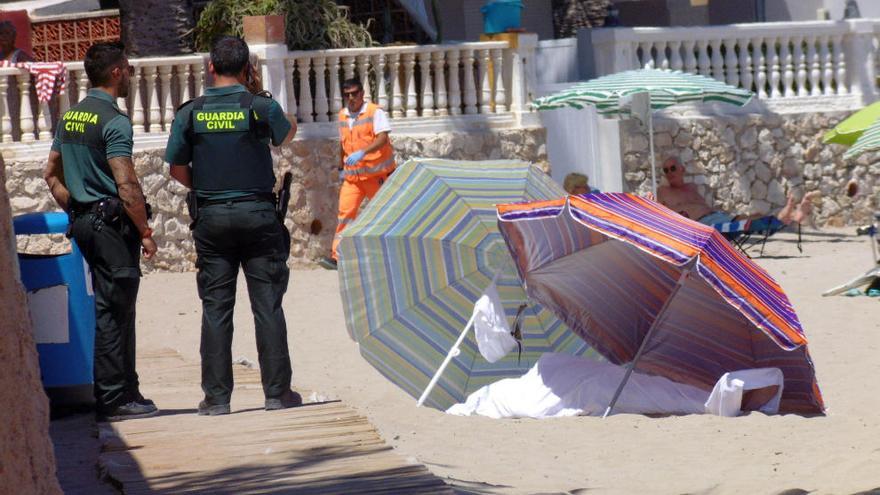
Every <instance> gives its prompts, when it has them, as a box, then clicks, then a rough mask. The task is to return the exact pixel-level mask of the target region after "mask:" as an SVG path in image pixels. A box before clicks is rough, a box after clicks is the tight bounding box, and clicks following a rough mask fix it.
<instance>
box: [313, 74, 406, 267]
mask: <svg viewBox="0 0 880 495" xmlns="http://www.w3.org/2000/svg"><path fill="white" fill-rule="evenodd" d="M342 97H343V99H345V101H346V106H345V107H344V108H343V109H342V110H340V111H339V142H340V145H341V146H342V160H341V162H340V165H339V170H340V172H341V173H340V175H341V176H342V186H341V187H340V188H339V214H338V215H337V219H338V223H337V225H336V236H335V237H334V238H333V247H332V251H331V256H330V257H329V258H327V257H324V258H321V259H320V260H319V261H318V264H319V265H321V266H322V267H324V268H327V269H328V270H335V269H336V261H337V259H338V258H337V254H336V247H337V246H338V245H339V239H340V235H341V233H342V231H343V230H345V227H347V226H348V225H349V224H350V223H352V222H353V221H354V219H355V218H357V213H358V209H359V208H360V206H361V203H363V202H364V199H365V198H372V197H373V196H375V195H376V192H377V191H379V187H381V186H382V184H383V183H384V182H385V179H387V178H388V176H389V175H391V172H394V167H395V166H396V164H395V163H394V152H393V150H392V149H391V139H390V138H389V137H388V133H389V132H391V125H390V124H389V122H388V114H386V113H385V111H384V110H382V109H381V108H379V106H378V105H376V104H375V103H366V102H364V87H363V85H362V84H361V82H360V81H359V80H358V79H348V80H346V81H345V82H343V83H342Z"/></svg>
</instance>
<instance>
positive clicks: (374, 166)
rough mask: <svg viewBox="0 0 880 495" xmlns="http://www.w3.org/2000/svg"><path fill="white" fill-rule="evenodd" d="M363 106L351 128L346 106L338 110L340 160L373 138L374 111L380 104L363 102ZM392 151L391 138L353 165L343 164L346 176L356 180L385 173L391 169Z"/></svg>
mask: <svg viewBox="0 0 880 495" xmlns="http://www.w3.org/2000/svg"><path fill="white" fill-rule="evenodd" d="M364 105H366V108H365V109H364V110H363V111H361V113H360V114H358V116H357V120H355V121H354V123H353V125H352V126H351V128H349V127H348V112H347V111H346V109H345V108H343V109H342V110H340V111H339V140H340V141H341V143H342V161H343V163H344V162H345V159H346V158H348V156H349V155H351V154H352V153H354V152H355V151H358V150H362V149H364V148H366V147H367V146H369V145H370V143H372V142H373V140H375V139H376V133H375V132H373V115H375V114H376V110H378V108H379V105H376V104H375V103H364ZM394 167H396V164H395V163H394V152H393V150H392V149H391V140H390V139H389V140H388V142H386V143H385V145H384V146H382V147H381V148H379V149H378V150H375V151H373V152H371V153H367V154H366V155H364V158H363V159H362V160H361V161H359V162H357V163H356V164H354V165H353V166H348V165H345V180H347V181H349V182H358V181H362V180H367V179H369V178H372V177H380V176H385V175H388V174H389V173H391V171H393V170H394Z"/></svg>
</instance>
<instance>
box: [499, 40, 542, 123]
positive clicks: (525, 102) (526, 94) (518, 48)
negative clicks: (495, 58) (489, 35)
mask: <svg viewBox="0 0 880 495" xmlns="http://www.w3.org/2000/svg"><path fill="white" fill-rule="evenodd" d="M515 36H516V37H515V40H511V41H509V44H510V48H511V49H512V50H511V51H512V54H513V56H512V57H511V60H510V69H509V70H510V71H511V73H510V74H511V76H510V111H512V112H514V113H515V114H516V115H517V119H518V120H519V119H520V117H521V116H522V114H523V113H527V112H529V103H531V101H532V100H533V99H534V97H535V95H534V94H533V93H534V91H535V86H536V81H537V75H536V74H535V49H536V48H537V47H538V35H537V34H534V33H521V34H516V35H515ZM505 70H507V69H506V68H505Z"/></svg>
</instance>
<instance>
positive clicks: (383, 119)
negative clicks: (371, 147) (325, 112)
mask: <svg viewBox="0 0 880 495" xmlns="http://www.w3.org/2000/svg"><path fill="white" fill-rule="evenodd" d="M366 107H367V102H364V104H363V105H362V106H361V109H360V110H359V111H358V112H356V113H355V114H354V115H351V113H350V112H349V111H348V107H346V108H344V109H343V112H345V116H346V121H347V122H348V128H349V129H351V128H352V126H353V125H354V121H355V120H357V118H358V115H360V114H361V112H362V111H364V109H365V108H366ZM380 132H391V122H389V120H388V114H387V113H385V110H382V109H381V108H377V109H376V113H374V114H373V133H374V134H379V133H380Z"/></svg>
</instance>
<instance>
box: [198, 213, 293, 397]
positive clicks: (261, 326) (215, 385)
mask: <svg viewBox="0 0 880 495" xmlns="http://www.w3.org/2000/svg"><path fill="white" fill-rule="evenodd" d="M193 239H194V240H195V244H196V254H197V255H198V258H197V261H196V266H197V268H198V274H197V276H196V283H197V285H198V291H199V298H201V300H202V336H201V356H202V390H203V391H204V393H205V401H206V402H207V403H208V404H210V405H220V404H228V403H229V401H230V398H231V396H232V388H233V380H232V334H233V322H232V315H233V308H234V306H235V287H236V279H237V278H238V269H239V266H241V268H242V269H243V271H244V275H245V279H246V282H247V289H248V296H249V298H250V303H251V309H252V311H253V313H254V327H255V330H256V340H257V352H258V355H259V362H260V374H261V378H262V382H263V392H264V394H265V396H266V398H277V397H279V396H281V395H282V394H284V393H285V392H286V391H287V390H290V383H291V376H292V370H291V365H290V354H289V351H288V348H287V324H286V322H285V319H284V311H283V309H282V308H281V301H282V299H283V297H284V293H285V292H286V291H287V282H288V279H289V277H290V270H289V269H288V267H287V258H288V255H289V253H290V234H289V233H288V232H287V229H286V228H284V226H283V225H282V224H281V222H279V221H278V219H277V217H276V216H275V205H274V204H273V203H272V202H270V201H267V200H262V199H258V200H245V201H225V202H224V201H216V202H213V203H208V204H200V205H199V208H198V219H197V220H196V222H195V227H194V229H193Z"/></svg>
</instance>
